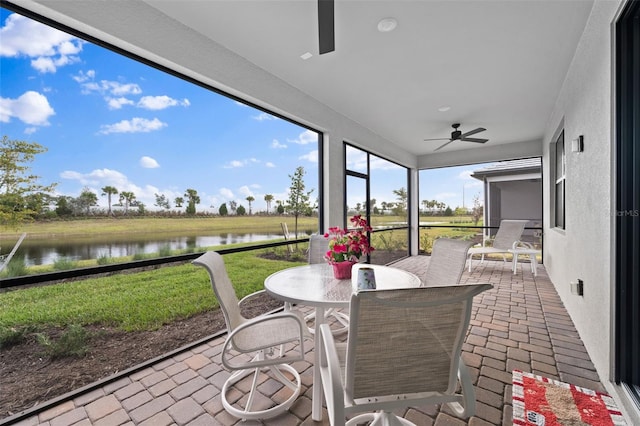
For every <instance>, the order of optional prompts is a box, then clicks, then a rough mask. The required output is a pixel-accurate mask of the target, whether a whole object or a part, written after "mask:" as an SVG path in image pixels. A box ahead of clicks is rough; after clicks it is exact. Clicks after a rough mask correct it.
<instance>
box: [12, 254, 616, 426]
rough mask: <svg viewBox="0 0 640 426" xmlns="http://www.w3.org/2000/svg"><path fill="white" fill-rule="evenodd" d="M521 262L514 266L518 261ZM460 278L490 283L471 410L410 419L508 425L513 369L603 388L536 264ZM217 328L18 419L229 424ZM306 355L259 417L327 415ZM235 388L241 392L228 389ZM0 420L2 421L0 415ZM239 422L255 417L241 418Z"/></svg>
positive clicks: (474, 341) (490, 264)
mask: <svg viewBox="0 0 640 426" xmlns="http://www.w3.org/2000/svg"><path fill="white" fill-rule="evenodd" d="M428 259H429V258H428V257H424V256H415V257H410V258H407V259H403V260H401V261H399V262H397V263H395V264H394V266H396V267H399V268H402V269H406V270H408V271H411V272H413V273H415V274H417V275H418V276H423V275H424V273H425V270H426V266H427V264H428V261H429V260H428ZM523 266H524V267H523ZM462 281H463V282H466V283H480V282H490V283H492V284H493V285H494V289H492V290H491V291H487V292H485V293H483V294H480V295H479V296H477V297H476V299H475V303H474V309H473V314H472V319H471V326H470V329H469V334H468V336H467V338H466V341H465V345H464V347H463V351H464V360H465V362H466V364H467V366H468V367H469V368H470V370H471V374H472V377H473V382H474V385H475V388H476V399H477V409H476V415H475V416H474V417H472V418H470V419H468V421H463V420H460V419H458V418H457V417H455V416H453V415H452V414H451V412H450V411H448V409H447V408H444V407H443V408H441V407H439V406H421V407H412V408H410V409H408V410H406V412H404V413H402V414H403V415H404V417H406V418H407V419H408V420H410V421H412V422H414V423H416V424H417V425H425V426H429V425H464V424H469V425H510V424H512V411H511V410H512V406H511V380H512V379H511V371H512V370H514V369H520V370H523V371H527V372H532V373H536V374H540V375H543V376H546V377H550V378H554V379H558V380H561V381H563V382H569V383H573V384H576V385H579V386H583V387H587V388H590V389H594V390H597V391H601V392H604V391H605V389H604V387H603V386H602V384H601V383H600V380H599V377H598V374H597V373H596V371H595V369H594V367H593V365H592V363H591V360H590V358H589V355H588V354H587V352H586V350H585V349H584V346H583V344H582V342H581V340H580V336H579V335H578V333H577V331H576V330H575V327H574V326H573V323H572V321H571V319H570V318H569V315H568V314H567V312H566V310H565V308H564V306H563V304H562V302H561V301H560V298H559V297H558V295H557V293H556V291H555V289H554V287H553V285H552V284H551V282H550V281H549V278H548V276H547V273H546V271H545V269H544V266H540V267H539V268H538V276H537V277H534V276H533V275H532V274H531V272H530V270H529V268H528V265H526V264H525V265H522V264H519V266H518V271H517V274H515V275H514V274H513V273H512V270H511V263H504V262H502V261H485V262H484V263H482V264H478V263H476V267H475V268H474V269H473V271H472V272H471V273H469V272H467V271H465V273H464V274H463V276H462ZM223 341H224V336H218V337H215V338H213V339H211V340H209V341H207V342H204V343H201V344H200V345H198V346H196V347H193V348H191V349H188V350H185V351H182V352H180V353H178V354H175V355H174V356H172V357H170V358H168V359H165V360H163V361H160V362H158V363H155V364H152V365H150V366H147V367H146V368H144V369H142V370H140V371H137V372H135V373H133V374H131V375H129V376H126V377H122V378H120V379H118V380H116V381H112V382H110V383H107V384H105V385H104V386H102V387H98V388H95V389H92V390H90V391H88V392H85V393H82V394H78V395H75V396H74V397H72V398H70V399H68V400H66V401H61V402H60V403H59V404H57V405H54V406H51V407H49V408H47V409H46V410H44V411H41V412H36V413H33V414H32V415H30V416H28V417H26V418H23V419H22V420H20V421H18V422H17V423H15V424H18V425H37V424H41V425H50V426H58V425H65V426H66V425H79V426H80V425H121V424H125V425H133V424H137V425H190V426H195V425H225V426H226V425H235V424H239V423H240V422H239V420H238V419H235V418H233V417H231V416H230V415H229V414H227V413H226V411H224V409H223V408H222V405H221V402H220V396H219V392H220V389H221V388H222V384H223V383H224V381H225V379H226V378H227V377H228V375H229V373H228V372H226V371H225V370H224V368H223V367H222V366H221V364H220V356H219V354H220V350H221V346H222V343H223ZM307 346H308V348H306V350H307V355H306V360H305V361H301V362H298V363H297V364H294V366H295V368H296V369H297V370H298V371H299V372H300V374H301V378H302V381H303V389H302V392H301V395H300V397H299V398H298V400H297V402H296V403H295V404H294V405H293V407H292V408H291V409H290V411H289V412H287V413H285V414H283V415H281V416H279V417H276V418H274V419H270V420H267V421H265V422H263V423H262V424H266V425H284V426H287V425H312V424H329V423H328V420H327V419H326V416H325V417H324V420H323V421H322V422H314V421H313V420H311V385H312V368H311V366H312V365H311V362H312V360H313V353H312V351H313V344H312V342H309V343H308V344H307ZM260 390H261V392H263V393H264V394H265V395H267V396H273V398H274V399H277V398H278V397H279V395H278V391H279V389H277V388H272V387H270V386H269V384H268V382H265V383H263V384H262V385H261V386H260ZM238 397H242V395H240V394H239V395H238ZM0 423H2V422H1V421H0ZM242 424H244V425H252V424H261V423H259V422H252V421H247V422H244V423H242Z"/></svg>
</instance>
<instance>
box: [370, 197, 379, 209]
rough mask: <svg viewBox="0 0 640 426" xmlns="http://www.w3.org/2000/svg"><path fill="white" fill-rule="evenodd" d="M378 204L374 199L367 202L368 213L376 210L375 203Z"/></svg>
mask: <svg viewBox="0 0 640 426" xmlns="http://www.w3.org/2000/svg"><path fill="white" fill-rule="evenodd" d="M377 202H378V200H376V199H375V198H372V199H371V200H369V209H370V211H375V210H376V209H377V207H376V203H377Z"/></svg>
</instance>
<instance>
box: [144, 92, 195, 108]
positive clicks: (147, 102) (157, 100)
mask: <svg viewBox="0 0 640 426" xmlns="http://www.w3.org/2000/svg"><path fill="white" fill-rule="evenodd" d="M177 105H180V106H184V107H188V106H189V105H191V103H190V102H189V99H186V98H185V99H183V100H179V99H173V98H171V97H169V96H166V95H163V96H143V97H142V98H140V100H139V101H138V107H139V108H144V109H150V110H159V109H165V108H169V107H172V106H177Z"/></svg>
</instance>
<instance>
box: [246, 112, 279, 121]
mask: <svg viewBox="0 0 640 426" xmlns="http://www.w3.org/2000/svg"><path fill="white" fill-rule="evenodd" d="M251 118H253V119H254V120H258V121H265V120H277V119H278V117H276V116H273V115H271V114H268V113H266V112H261V113H260V114H258V115H254V116H253V117H251Z"/></svg>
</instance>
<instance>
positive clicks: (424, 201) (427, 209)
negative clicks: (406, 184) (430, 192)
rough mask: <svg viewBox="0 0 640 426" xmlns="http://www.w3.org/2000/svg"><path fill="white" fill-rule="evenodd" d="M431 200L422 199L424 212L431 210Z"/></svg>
mask: <svg viewBox="0 0 640 426" xmlns="http://www.w3.org/2000/svg"><path fill="white" fill-rule="evenodd" d="M429 206H430V201H428V200H422V208H423V209H424V213H427V212H428V211H429Z"/></svg>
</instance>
